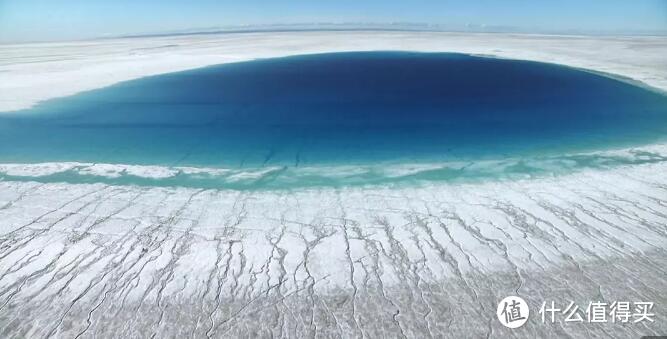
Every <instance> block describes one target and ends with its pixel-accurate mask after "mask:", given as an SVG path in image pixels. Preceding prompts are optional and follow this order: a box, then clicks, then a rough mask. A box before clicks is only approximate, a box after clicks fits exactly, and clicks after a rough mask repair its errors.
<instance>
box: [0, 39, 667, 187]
mask: <svg viewBox="0 0 667 339" xmlns="http://www.w3.org/2000/svg"><path fill="white" fill-rule="evenodd" d="M665 135H667V97H665V96H664V95H661V94H658V93H656V92H652V91H649V90H646V89H644V88H640V87H637V86H633V85H631V84H628V83H625V82H621V81H618V80H614V79H611V78H608V77H604V76H601V75H597V74H593V73H590V72H584V71H581V70H576V69H572V68H567V67H561V66H556V65H550V64H543V63H536V62H526V61H515V60H501V59H493V58H483V57H474V56H468V55H461V54H445V53H407V52H355V53H332V54H320V55H307V56H294V57H287V58H277V59H266V60H258V61H251V62H243V63H235V64H226V65H220V66H214V67H207V68H202V69H197V70H192V71H186V72H178V73H172V74H165V75H160V76H154V77H147V78H143V79H139V80H133V81H127V82H123V83H120V84H117V85H114V86H111V87H107V88H102V89H98V90H93V91H89V92H86V93H82V94H79V95H74V96H71V97H66V98H60V99H55V100H50V101H48V102H45V103H43V104H40V105H38V106H36V107H35V108H33V109H29V110H25V111H20V112H15V113H13V114H4V115H1V116H0V145H1V146H0V163H41V162H81V163H108V164H136V165H156V166H167V167H180V166H188V167H205V168H218V169H225V172H224V173H220V172H216V173H213V172H211V173H197V174H190V173H184V172H178V173H177V174H176V175H174V176H171V177H169V178H161V179H156V178H151V177H150V175H148V176H137V175H134V174H128V173H125V172H123V173H121V174H120V176H113V177H109V176H107V177H105V176H103V175H102V176H100V175H95V174H90V173H83V172H82V171H81V170H80V169H70V170H67V171H64V172H60V173H57V174H49V175H43V176H41V178H37V179H35V178H34V177H31V178H29V179H30V180H43V181H67V182H83V181H85V182H91V181H102V182H110V183H129V184H132V183H139V184H148V185H185V186H203V187H229V188H262V187H299V186H318V185H334V186H335V185H348V184H349V185H352V184H353V185H357V184H369V183H370V184H375V183H383V184H384V183H391V182H412V181H439V180H445V181H446V180H454V179H460V178H478V177H479V178H493V177H496V176H498V175H501V174H507V173H509V174H512V173H518V174H522V173H538V174H539V173H542V172H545V173H548V172H559V171H560V172H562V171H571V170H576V169H577V168H579V167H598V166H613V165H615V164H623V163H627V162H632V163H634V162H644V161H663V159H662V158H661V157H660V156H657V155H648V156H640V157H636V158H632V159H627V158H623V159H617V158H614V157H601V156H600V155H590V156H589V158H586V157H584V158H581V156H579V155H572V154H577V153H580V152H590V151H595V150H602V149H609V148H614V147H624V146H628V145H641V144H645V143H649V142H653V141H656V140H661V139H663V138H664V136H665ZM536 162H539V163H540V164H542V165H540V166H534V165H533V164H534V163H536ZM545 163H547V165H544V164H545ZM406 164H411V165H409V166H407V167H406ZM246 174H249V175H246ZM0 177H2V178H5V179H11V180H22V179H26V178H24V177H23V175H18V176H17V175H9V174H7V173H4V174H2V173H0ZM230 178H231V179H230Z"/></svg>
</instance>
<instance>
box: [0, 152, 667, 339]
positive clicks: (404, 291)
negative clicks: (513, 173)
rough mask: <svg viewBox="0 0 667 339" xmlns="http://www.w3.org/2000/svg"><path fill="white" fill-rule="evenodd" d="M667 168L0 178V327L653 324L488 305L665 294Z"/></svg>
mask: <svg viewBox="0 0 667 339" xmlns="http://www.w3.org/2000/svg"><path fill="white" fill-rule="evenodd" d="M664 173H667V164H664V163H654V164H642V165H634V166H622V167H618V168H615V169H611V170H606V171H600V170H584V171H581V172H579V173H575V174H571V175H565V176H556V177H550V178H549V177H545V178H538V179H530V180H505V181H499V182H487V183H477V184H453V183H443V184H434V185H431V186H425V187H402V188H396V187H391V186H387V187H384V186H376V187H373V188H369V187H365V188H353V187H349V188H340V189H335V188H314V189H309V190H299V191H295V192H288V191H282V190H278V191H235V190H214V189H209V190H206V189H191V188H158V187H139V186H109V185H105V184H77V185H72V184H64V183H36V182H0V219H1V220H3V222H2V223H0V227H2V229H1V230H0V232H2V234H3V236H2V238H1V240H0V325H1V328H0V335H2V336H3V337H14V336H19V337H41V336H46V335H60V336H62V337H80V336H83V337H93V336H98V337H119V336H120V337H136V336H139V337H149V336H156V337H164V336H194V337H204V336H207V337H245V336H250V335H253V336H260V337H269V336H291V337H304V336H325V337H352V336H367V337H383V336H402V335H404V336H407V337H462V336H465V337H482V336H486V335H488V334H493V335H509V334H517V335H520V336H526V337H535V336H538V337H548V336H556V335H558V336H563V335H570V336H572V337H582V338H583V337H590V336H614V337H638V336H640V335H658V334H661V333H664V332H665V330H667V327H666V326H665V322H664V321H661V320H662V318H661V317H662V316H663V315H660V313H659V312H660V310H659V309H658V311H657V313H658V314H659V315H658V318H657V320H656V322H654V323H640V324H620V323H619V324H584V325H581V324H578V325H576V324H575V325H571V324H566V325H562V324H558V323H556V324H542V323H541V322H540V321H539V317H531V319H530V320H529V322H528V323H527V324H526V325H525V326H524V327H522V328H521V329H520V330H512V332H511V333H510V330H509V329H506V328H504V327H502V326H501V325H500V323H498V322H497V320H495V307H496V303H497V302H498V300H500V299H502V298H504V297H505V296H506V295H519V296H522V297H523V298H524V299H526V300H527V301H528V303H529V305H530V306H531V307H533V311H534V312H536V310H537V307H539V304H540V303H541V302H542V301H544V300H553V299H555V300H563V301H565V300H573V301H578V302H580V303H585V302H588V301H591V300H592V301H595V300H604V301H612V300H645V301H652V302H655V303H656V304H657V305H664V304H665V302H667V298H666V295H665V294H664V291H665V290H666V289H667V286H666V285H665V279H664V278H665V276H666V273H667V272H665V267H667V266H666V264H667V256H666V252H665V246H666V245H667V226H666V225H667V178H666V177H665V174H664ZM535 314H536V313H535Z"/></svg>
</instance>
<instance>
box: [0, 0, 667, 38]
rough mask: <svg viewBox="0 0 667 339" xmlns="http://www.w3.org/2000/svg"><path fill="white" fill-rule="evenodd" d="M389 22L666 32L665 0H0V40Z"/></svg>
mask: <svg viewBox="0 0 667 339" xmlns="http://www.w3.org/2000/svg"><path fill="white" fill-rule="evenodd" d="M395 22H403V23H416V24H431V25H439V26H442V28H444V29H446V30H447V29H450V30H467V29H469V30H488V31H503V30H507V31H521V32H537V33H549V32H551V33H590V34H638V33H639V34H667V0H467V1H466V0H180V1H179V0H0V42H5V43H6V42H25V41H49V40H74V39H87V38H95V37H109V36H119V35H137V34H150V33H160V32H174V31H180V30H198V29H211V28H217V27H228V26H240V25H274V24H306V23H337V24H342V23H374V24H390V23H395Z"/></svg>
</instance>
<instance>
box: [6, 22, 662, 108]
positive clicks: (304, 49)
mask: <svg viewBox="0 0 667 339" xmlns="http://www.w3.org/2000/svg"><path fill="white" fill-rule="evenodd" d="M381 50H395V51H411V52H450V53H463V54H470V55H482V56H485V57H495V58H503V59H514V60H526V61H536V62H545V63H551V64H557V65H562V66H567V67H573V68H577V69H580V70H584V71H589V72H593V73H596V74H600V75H602V76H608V77H612V78H614V79H616V80H619V81H625V82H630V83H632V84H634V85H641V86H643V87H646V88H648V89H652V90H656V91H658V92H660V93H663V94H664V93H666V92H667V67H666V65H665V62H664V61H662V58H661V56H663V55H667V37H655V36H639V37H609V36H604V37H598V36H561V35H553V36H551V35H543V34H539V35H532V34H506V33H446V32H410V31H392V32H385V31H348V32H339V31H304V32H262V33H238V34H233V35H229V34H214V35H205V36H201V35H175V36H161V37H147V38H145V37H133V38H114V39H99V40H87V41H74V42H59V43H33V44H16V45H0V53H2V54H3V55H5V56H6V57H5V59H4V60H3V61H0V114H3V113H8V112H16V111H20V110H23V109H27V108H31V107H33V106H35V105H36V104H38V103H40V102H42V101H46V100H49V99H54V98H58V97H63V96H69V95H74V94H77V93H81V92H85V91H88V90H93V89H97V88H102V87H107V86H111V85H113V84H116V83H119V82H123V81H128V80H134V79H139V78H143V77H148V76H154V75H159V74H166V73H172V72H178V71H185V70H191V69H196V68H202V67H206V66H212V65H218V64H225V63H231V62H242V61H250V60H256V59H264V58H273V57H284V56H292V55H301V54H317V53H332V52H349V51H381Z"/></svg>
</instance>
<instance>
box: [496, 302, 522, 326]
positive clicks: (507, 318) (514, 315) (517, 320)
mask: <svg viewBox="0 0 667 339" xmlns="http://www.w3.org/2000/svg"><path fill="white" fill-rule="evenodd" d="M496 315H497V316H498V320H499V321H500V323H501V324H503V326H505V327H508V328H518V327H521V326H523V324H525V323H526V321H528V316H529V315H530V310H529V309H528V303H526V301H525V300H523V299H522V298H520V297H515V296H511V297H507V298H505V299H503V300H501V301H500V303H499V304H498V310H497V311H496Z"/></svg>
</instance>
